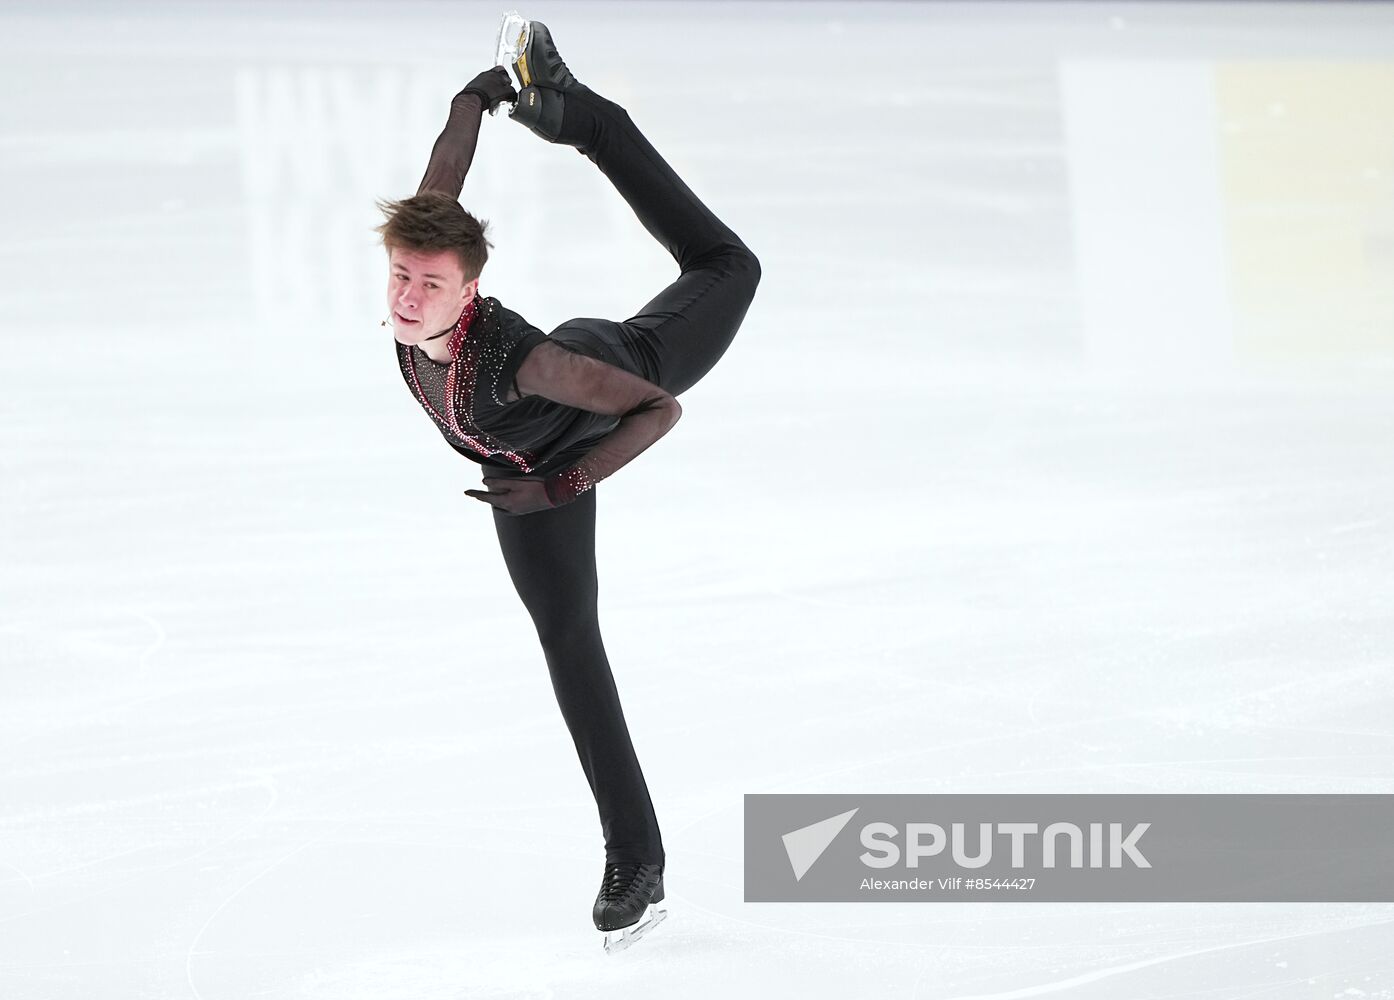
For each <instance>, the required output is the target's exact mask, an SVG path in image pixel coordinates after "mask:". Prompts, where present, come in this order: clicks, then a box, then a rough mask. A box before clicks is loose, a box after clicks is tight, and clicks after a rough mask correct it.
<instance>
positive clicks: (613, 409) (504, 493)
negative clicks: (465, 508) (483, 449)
mask: <svg viewBox="0 0 1394 1000" xmlns="http://www.w3.org/2000/svg"><path fill="white" fill-rule="evenodd" d="M517 383H518V392H519V393H520V394H521V395H523V396H543V397H545V398H547V399H551V400H554V401H556V402H558V403H562V404H564V405H566V406H574V407H576V408H577V409H580V410H589V411H590V412H591V413H602V414H605V415H607V416H616V417H619V418H620V422H619V425H618V426H617V427H616V428H615V429H614V430H612V431H611V432H610V433H609V434H607V435H605V437H604V438H602V439H601V440H600V441H599V442H598V443H597V444H596V445H595V447H594V448H592V449H591V450H590V451H588V452H586V454H585V455H583V456H581V458H580V459H579V460H577V461H576V462H575V463H573V464H572V465H569V466H567V467H566V468H565V469H561V470H559V471H557V472H554V473H552V474H551V475H550V476H548V477H547V478H546V479H544V480H521V479H502V480H499V479H494V480H491V479H485V480H484V483H485V485H486V486H489V487H490V490H489V492H488V493H482V492H481V491H476V490H466V491H465V492H466V493H467V494H468V495H470V496H473V497H476V498H477V499H480V500H486V498H489V497H492V498H496V499H495V500H486V502H491V503H494V506H497V507H502V508H503V509H504V510H507V511H509V512H510V513H514V514H524V513H528V512H529V511H531V510H541V509H544V508H546V507H549V506H550V507H560V506H561V505H562V504H564V503H570V502H571V501H572V500H575V499H576V498H577V497H578V496H580V495H581V494H582V493H584V492H585V491H586V490H588V489H590V488H591V487H592V486H594V485H595V484H596V483H598V482H600V481H601V480H602V479H605V478H606V477H608V476H611V475H613V474H614V473H615V472H616V471H617V470H618V469H620V468H623V467H624V466H625V465H627V464H629V462H631V461H632V460H633V459H634V458H635V457H636V456H638V455H639V454H640V453H641V452H643V451H644V450H645V449H646V448H648V446H649V445H651V444H653V443H654V442H655V441H657V440H658V439H659V438H661V437H662V436H663V435H664V434H667V433H668V431H669V429H671V428H672V426H673V425H674V424H675V423H677V422H678V417H680V416H681V415H682V407H681V406H679V405H678V401H677V400H676V399H674V398H673V396H672V395H671V394H670V393H668V392H667V391H665V390H664V389H662V388H660V387H658V386H656V385H654V384H653V383H652V382H649V381H647V380H645V379H642V378H640V377H639V376H638V375H632V374H630V373H629V372H627V371H625V370H624V369H623V368H617V367H615V366H614V365H608V364H605V363H604V362H603V361H596V360H595V359H594V358H589V357H586V356H585V355H583V354H577V353H575V352H574V351H568V350H567V349H566V348H564V347H560V346H558V345H556V344H552V343H543V344H539V345H537V347H535V348H533V349H532V350H531V351H529V352H528V356H527V357H526V358H525V359H524V360H523V363H522V365H520V366H519V368H518V375H517ZM495 486H497V487H498V489H494V487H495Z"/></svg>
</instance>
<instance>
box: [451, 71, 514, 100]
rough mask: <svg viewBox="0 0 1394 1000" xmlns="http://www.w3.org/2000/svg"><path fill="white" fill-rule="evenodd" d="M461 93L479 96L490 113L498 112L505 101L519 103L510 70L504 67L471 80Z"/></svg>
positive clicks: (485, 72)
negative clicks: (509, 75)
mask: <svg viewBox="0 0 1394 1000" xmlns="http://www.w3.org/2000/svg"><path fill="white" fill-rule="evenodd" d="M460 93H462V94H477V95H479V100H480V101H481V102H482V103H483V105H484V107H485V108H487V109H488V110H489V111H494V110H496V109H497V108H498V106H499V104H500V103H502V102H503V101H513V102H514V103H517V100H518V92H517V91H516V90H514V89H513V81H512V80H510V79H509V78H508V70H506V69H504V68H503V67H502V66H495V67H494V68H493V69H486V70H485V71H484V72H483V73H480V74H479V75H478V76H476V77H475V78H474V79H473V80H471V81H470V82H469V83H468V84H467V85H466V86H465V89H464V90H462V91H460Z"/></svg>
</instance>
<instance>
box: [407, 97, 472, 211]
mask: <svg viewBox="0 0 1394 1000" xmlns="http://www.w3.org/2000/svg"><path fill="white" fill-rule="evenodd" d="M483 117H484V101H483V100H482V99H481V98H480V96H479V95H478V94H477V93H474V92H466V91H463V90H462V91H460V92H459V93H458V94H456V95H455V96H454V97H453V98H452V99H451V101H450V117H449V118H447V119H446V121H445V129H444V130H443V131H442V132H441V134H440V137H439V138H437V139H436V144H435V145H434V146H433V147H432V148H431V160H430V162H429V163H428V164H427V166H426V176H425V177H423V178H421V186H420V187H418V188H417V189H416V193H417V194H420V193H421V192H423V191H443V192H445V193H446V194H448V195H450V196H451V197H454V198H458V197H460V191H461V189H462V188H463V187H464V185H465V175H466V174H467V173H469V169H470V164H471V163H473V162H474V150H475V147H476V146H477V145H478V144H479V125H480V122H481V121H482V120H483Z"/></svg>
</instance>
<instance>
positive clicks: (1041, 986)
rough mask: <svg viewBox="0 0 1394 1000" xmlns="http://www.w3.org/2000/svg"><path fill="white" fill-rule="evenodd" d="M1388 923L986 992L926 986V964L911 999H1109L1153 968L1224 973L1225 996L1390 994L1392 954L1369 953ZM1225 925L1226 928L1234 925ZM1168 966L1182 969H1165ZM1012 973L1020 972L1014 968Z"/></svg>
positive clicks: (1198, 974)
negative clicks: (1238, 968) (1239, 967)
mask: <svg viewBox="0 0 1394 1000" xmlns="http://www.w3.org/2000/svg"><path fill="white" fill-rule="evenodd" d="M1241 919H1242V918H1241ZM1391 927H1394V920H1377V921H1374V922H1370V923H1355V924H1353V925H1352V926H1350V927H1346V928H1339V929H1337V928H1331V927H1329V926H1319V927H1316V928H1315V929H1311V930H1300V931H1294V932H1292V933H1289V934H1277V935H1274V936H1271V937H1258V938H1251V939H1249V940H1245V941H1236V942H1233V943H1230V944H1221V945H1211V946H1208V947H1202V948H1193V949H1189V950H1185V951H1179V952H1174V953H1169V954H1164V955H1157V956H1154V957H1149V958H1143V959H1138V960H1136V961H1131V962H1124V963H1121V964H1118V965H1112V966H1107V967H1105V968H1101V969H1096V970H1094V971H1091V972H1084V973H1080V974H1078V975H1074V976H1070V977H1068V978H1065V979H1058V980H1052V981H1048V982H1043V983H1040V982H1038V983H1034V984H1031V985H1021V986H1014V987H1010V988H1007V989H1001V990H995V991H993V992H989V993H979V992H975V993H955V994H953V995H948V994H945V993H943V992H942V991H940V990H936V989H934V988H933V987H932V986H931V985H930V981H931V979H932V971H931V970H930V969H926V970H925V972H924V973H922V974H921V976H920V979H919V980H917V981H916V983H915V988H914V991H913V993H912V996H913V997H914V998H916V1000H918V998H921V997H923V998H925V1000H930V998H933V1000H941V998H942V1000H1032V998H1036V997H1048V996H1051V995H1053V994H1058V993H1064V992H1067V991H1068V994H1069V996H1070V997H1071V998H1073V1000H1091V998H1094V1000H1112V998H1115V997H1118V996H1131V995H1135V994H1134V991H1135V990H1138V989H1142V988H1146V987H1144V985H1143V984H1142V983H1130V982H1129V981H1128V976H1129V974H1130V973H1133V972H1140V971H1143V970H1147V969H1152V970H1154V975H1155V976H1156V978H1152V979H1149V980H1148V982H1156V981H1159V979H1160V977H1161V976H1165V975H1169V974H1170V975H1175V976H1176V977H1177V978H1178V979H1179V980H1182V981H1185V982H1206V981H1211V982H1216V981H1222V980H1223V981H1226V982H1228V983H1229V984H1230V985H1228V986H1227V987H1226V990H1227V995H1245V996H1268V995H1274V994H1276V993H1278V991H1283V990H1294V991H1302V995H1304V996H1307V995H1311V996H1317V995H1324V996H1331V997H1346V996H1349V997H1352V998H1364V1000H1389V998H1392V997H1394V959H1390V958H1388V957H1386V958H1384V959H1371V958H1370V957H1369V956H1370V955H1372V954H1379V952H1380V950H1381V949H1387V947H1388V945H1389V942H1390V940H1391ZM1226 930H1229V931H1231V932H1233V928H1226ZM1246 953H1247V954H1246ZM1238 961H1243V962H1245V964H1246V971H1245V973H1244V975H1245V978H1246V982H1244V983H1243V984H1242V985H1240V984H1236V983H1234V981H1233V975H1234V967H1235V965H1236V963H1237V962H1238ZM1171 965H1177V966H1182V968H1178V969H1175V970H1171V969H1168V968H1167V967H1168V966H1171ZM1012 978H1017V979H1020V978H1022V977H1021V976H1020V975H1019V974H1018V975H1015V976H1014V977H1012ZM1160 981H1165V980H1160ZM1238 991H1242V993H1241V992H1238Z"/></svg>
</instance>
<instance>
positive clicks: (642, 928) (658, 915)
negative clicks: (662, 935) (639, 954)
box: [605, 903, 668, 955]
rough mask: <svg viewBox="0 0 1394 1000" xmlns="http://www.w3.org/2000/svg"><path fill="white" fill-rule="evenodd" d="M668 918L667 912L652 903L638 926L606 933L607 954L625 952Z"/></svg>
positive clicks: (633, 925)
mask: <svg viewBox="0 0 1394 1000" xmlns="http://www.w3.org/2000/svg"><path fill="white" fill-rule="evenodd" d="M666 916H668V911H667V910H660V909H659V908H658V907H657V906H656V905H655V904H653V903H650V904H649V908H648V910H647V911H646V912H645V913H644V917H643V919H642V920H640V921H639V922H638V923H637V924H630V925H629V926H628V927H621V928H620V929H619V930H617V931H606V932H605V954H607V955H613V954H614V953H615V952H617V951H624V950H625V949H626V948H628V947H629V946H630V945H632V944H633V943H634V942H635V941H638V940H639V939H640V938H641V937H643V936H644V935H645V934H647V933H648V932H649V931H651V930H653V929H654V928H655V927H657V926H658V925H659V924H661V923H663V918H664V917H666Z"/></svg>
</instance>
